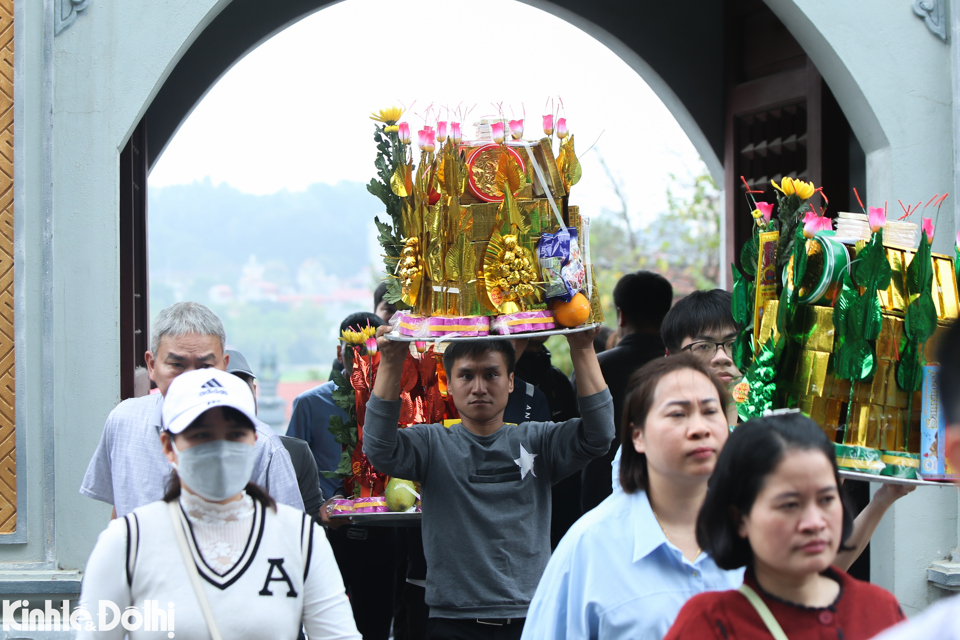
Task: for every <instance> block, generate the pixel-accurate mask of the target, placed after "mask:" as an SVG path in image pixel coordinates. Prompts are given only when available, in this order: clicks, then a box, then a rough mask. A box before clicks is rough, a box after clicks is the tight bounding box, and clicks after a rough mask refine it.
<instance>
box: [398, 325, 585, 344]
mask: <svg viewBox="0 0 960 640" xmlns="http://www.w3.org/2000/svg"><path fill="white" fill-rule="evenodd" d="M600 324H601V323H599V322H591V323H590V324H582V325H580V326H579V327H572V328H569V329H547V330H546V331H523V332H521V333H507V334H499V333H497V334H491V335H488V336H453V337H448V336H432V337H431V336H428V337H423V338H419V337H416V336H403V335H400V333H398V332H397V330H396V329H394V330H393V331H391V332H390V333H387V334H384V337H385V338H386V339H387V340H393V341H394V342H468V341H476V342H479V341H483V340H516V339H517V338H529V337H531V336H563V335H567V334H570V333H580V332H582V331H589V330H590V329H593V328H595V327H599V326H600Z"/></svg>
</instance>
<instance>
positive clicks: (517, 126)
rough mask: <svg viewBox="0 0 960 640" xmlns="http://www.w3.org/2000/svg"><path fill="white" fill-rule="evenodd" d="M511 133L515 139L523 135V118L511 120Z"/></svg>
mask: <svg viewBox="0 0 960 640" xmlns="http://www.w3.org/2000/svg"><path fill="white" fill-rule="evenodd" d="M510 135H511V136H512V137H513V139H514V140H519V139H520V138H522V137H523V119H520V120H511V121H510Z"/></svg>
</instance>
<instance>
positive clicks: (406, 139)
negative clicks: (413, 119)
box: [397, 122, 410, 144]
mask: <svg viewBox="0 0 960 640" xmlns="http://www.w3.org/2000/svg"><path fill="white" fill-rule="evenodd" d="M397 135H398V136H399V137H400V142H402V143H403V144H410V125H409V124H407V123H406V122H401V123H400V124H398V125H397Z"/></svg>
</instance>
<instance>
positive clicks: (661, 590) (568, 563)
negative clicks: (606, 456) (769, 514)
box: [522, 491, 743, 640]
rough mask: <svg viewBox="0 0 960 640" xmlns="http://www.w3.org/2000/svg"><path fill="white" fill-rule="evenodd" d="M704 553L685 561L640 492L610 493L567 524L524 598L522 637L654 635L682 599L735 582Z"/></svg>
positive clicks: (629, 638) (737, 579) (736, 576)
mask: <svg viewBox="0 0 960 640" xmlns="http://www.w3.org/2000/svg"><path fill="white" fill-rule="evenodd" d="M742 582H743V570H742V569H737V570H734V571H723V570H721V569H720V568H719V567H717V565H716V564H715V563H714V561H713V559H712V558H710V556H708V555H707V554H705V553H701V554H700V556H699V557H698V558H697V559H696V560H694V561H692V562H691V561H690V560H687V559H686V558H684V557H683V553H682V552H681V551H680V549H678V548H677V547H675V546H674V545H673V544H671V543H670V542H668V541H667V538H666V536H665V535H664V533H663V530H662V529H661V528H660V525H659V524H657V520H656V517H655V516H654V515H653V510H652V509H651V508H650V502H649V500H647V494H646V493H645V492H642V491H638V492H635V493H632V494H627V493H623V492H619V493H614V494H613V495H611V496H610V497H608V498H607V499H606V500H604V501H603V502H602V503H600V505H599V506H597V507H596V508H595V509H593V510H591V511H589V512H588V513H587V514H586V515H584V516H583V517H582V518H580V520H578V521H577V522H576V524H574V525H573V527H571V528H570V530H569V531H568V532H567V534H566V535H565V536H564V537H563V540H561V541H560V545H559V546H558V547H557V550H556V551H555V552H554V554H553V557H552V558H550V563H549V564H548V565H547V568H546V570H545V571H544V573H543V577H542V578H541V579H540V584H539V585H538V586H537V592H536V594H535V595H534V597H533V602H531V603H530V609H529V611H528V612H527V620H526V623H525V625H524V627H523V637H522V640H546V639H548V638H549V639H557V640H559V639H560V638H565V639H568V640H580V639H586V638H603V639H604V640H617V639H623V640H660V638H662V637H663V636H664V635H665V634H666V633H667V630H668V629H670V626H671V625H672V624H673V621H674V619H675V618H676V617H677V614H678V613H679V612H680V608H681V607H682V606H683V605H684V603H686V601H687V600H689V599H690V598H692V597H693V596H695V595H697V594H698V593H703V592H704V591H721V590H726V589H736V588H737V587H738V586H740V584H741V583H742Z"/></svg>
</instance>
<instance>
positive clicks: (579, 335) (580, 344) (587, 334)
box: [567, 325, 600, 351]
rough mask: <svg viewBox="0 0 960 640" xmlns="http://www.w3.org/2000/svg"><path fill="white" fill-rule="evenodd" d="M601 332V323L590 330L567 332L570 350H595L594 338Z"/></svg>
mask: <svg viewBox="0 0 960 640" xmlns="http://www.w3.org/2000/svg"><path fill="white" fill-rule="evenodd" d="M599 333H600V325H597V326H595V327H594V328H593V329H590V330H589V331H577V332H576V333H568V334H567V342H568V343H569V344H570V351H573V350H574V349H590V350H591V351H592V350H593V339H594V338H596V337H597V334H599Z"/></svg>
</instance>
